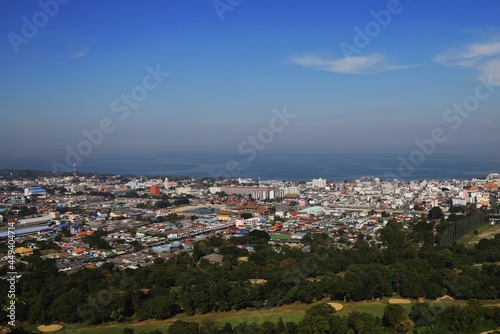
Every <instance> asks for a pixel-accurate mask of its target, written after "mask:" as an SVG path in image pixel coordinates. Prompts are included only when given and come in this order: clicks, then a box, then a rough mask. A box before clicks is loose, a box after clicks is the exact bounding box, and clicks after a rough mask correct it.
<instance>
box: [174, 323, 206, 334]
mask: <svg viewBox="0 0 500 334" xmlns="http://www.w3.org/2000/svg"><path fill="white" fill-rule="evenodd" d="M199 333H200V325H199V324H197V323H196V322H185V321H181V320H177V321H176V322H174V323H173V324H172V325H171V326H170V327H169V329H168V334H199Z"/></svg>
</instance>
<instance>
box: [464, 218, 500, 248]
mask: <svg viewBox="0 0 500 334" xmlns="http://www.w3.org/2000/svg"><path fill="white" fill-rule="evenodd" d="M476 230H477V232H478V233H477V234H474V231H472V232H470V233H467V234H466V235H464V236H463V237H461V238H460V239H458V240H457V243H458V244H462V245H465V246H472V245H474V244H476V243H478V242H479V240H481V239H483V238H492V237H493V236H494V235H495V234H497V233H500V225H490V224H487V223H485V224H484V225H481V226H479V227H478V228H477V229H476Z"/></svg>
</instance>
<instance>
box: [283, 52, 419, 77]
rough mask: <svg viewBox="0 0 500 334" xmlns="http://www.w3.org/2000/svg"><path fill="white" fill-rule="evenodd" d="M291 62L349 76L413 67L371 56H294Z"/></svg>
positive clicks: (374, 55)
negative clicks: (331, 57)
mask: <svg viewBox="0 0 500 334" xmlns="http://www.w3.org/2000/svg"><path fill="white" fill-rule="evenodd" d="M290 62H291V63H292V64H295V65H300V66H304V67H307V68H312V69H317V70H322V71H328V72H334V73H349V74H368V73H377V72H385V71H393V70H399V69H404V68H410V67H413V66H406V65H396V64H392V63H390V62H388V61H387V60H386V59H385V57H384V56H382V55H379V54H369V55H366V56H350V57H343V58H333V59H328V58H324V57H320V56H314V55H304V56H293V57H290Z"/></svg>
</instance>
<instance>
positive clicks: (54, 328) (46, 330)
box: [37, 324, 63, 333]
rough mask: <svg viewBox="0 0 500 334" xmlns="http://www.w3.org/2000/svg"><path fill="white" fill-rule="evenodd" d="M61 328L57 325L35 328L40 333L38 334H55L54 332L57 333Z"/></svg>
mask: <svg viewBox="0 0 500 334" xmlns="http://www.w3.org/2000/svg"><path fill="white" fill-rule="evenodd" d="M62 328H63V326H62V325H57V324H52V325H40V326H38V327H37V329H38V330H39V331H40V332H44V333H50V332H55V331H58V330H60V329H62Z"/></svg>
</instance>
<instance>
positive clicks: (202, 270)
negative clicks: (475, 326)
mask: <svg viewBox="0 0 500 334" xmlns="http://www.w3.org/2000/svg"><path fill="white" fill-rule="evenodd" d="M434 226H435V224H434V223H433V222H427V221H425V220H424V221H415V222H413V223H412V224H410V228H409V229H406V228H403V226H402V225H401V224H399V223H397V222H395V221H392V220H391V221H390V222H389V223H388V224H387V226H386V227H384V228H383V229H382V230H381V232H380V240H381V241H382V246H381V247H376V246H374V245H372V244H370V243H369V242H367V241H363V240H362V236H360V239H359V240H358V241H357V242H356V243H355V244H354V245H353V247H352V249H344V250H340V249H338V248H334V247H330V240H329V238H328V236H327V235H326V234H314V235H307V236H306V237H305V238H304V240H305V243H306V244H307V246H308V247H305V248H303V249H299V248H292V247H289V246H287V245H279V244H276V245H271V244H270V243H269V242H268V241H269V235H268V234H267V233H266V232H263V231H252V232H250V233H248V234H247V236H245V237H235V238H232V239H229V240H225V239H221V238H218V237H211V238H209V239H207V240H204V241H200V242H197V243H196V244H195V246H194V250H193V251H192V252H191V253H187V252H183V253H181V254H180V255H179V256H177V257H176V258H174V259H172V260H169V261H166V262H163V261H162V260H161V259H156V260H155V263H154V264H152V265H150V266H145V267H140V268H138V269H136V270H129V269H127V270H125V271H116V270H114V268H113V265H112V264H111V263H105V264H104V265H102V266H101V267H99V268H96V269H83V270H81V271H79V272H76V273H74V274H71V275H67V274H65V273H60V272H58V271H57V269H56V267H55V265H54V263H53V260H49V259H45V260H42V259H41V258H40V256H39V255H37V254H35V255H32V256H29V257H26V258H25V259H24V260H23V261H25V262H26V264H23V263H21V262H20V263H19V265H20V266H23V268H19V270H18V271H19V272H21V271H22V270H24V272H25V273H24V274H23V275H22V277H21V278H20V279H19V282H18V283H17V289H18V292H17V296H18V298H19V299H20V300H21V301H22V303H18V304H17V309H16V312H17V315H16V316H17V319H19V320H21V321H26V322H29V323H51V322H64V323H78V322H80V323H81V322H83V323H90V324H98V323H105V322H121V321H125V320H137V321H140V320H145V319H167V318H169V317H172V316H174V315H175V314H177V313H180V312H185V313H186V314H194V313H195V312H199V313H208V312H224V311H230V310H240V309H245V308H253V309H258V308H262V307H265V306H266V307H269V306H279V305H283V304H290V303H295V302H301V303H311V302H313V301H318V300H322V299H324V298H331V299H333V300H341V301H346V300H352V301H360V300H372V299H376V298H380V297H384V296H392V295H393V294H394V293H397V294H399V295H400V296H401V297H409V298H419V297H424V298H426V299H435V298H438V297H440V296H443V295H449V296H451V297H453V298H455V299H480V300H481V299H483V300H484V299H498V298H500V266H499V265H498V262H499V261H500V234H498V235H496V236H495V238H494V239H490V240H487V239H483V240H481V241H480V242H479V243H478V244H477V245H475V246H473V247H470V248H467V247H465V246H463V245H457V244H452V245H450V246H447V247H440V246H435V245H434V239H433V238H432V234H433V232H432V231H433V228H434ZM243 244H251V245H254V248H255V252H252V253H248V250H246V249H244V248H241V247H238V246H240V245H243ZM214 252H217V253H218V254H220V255H223V261H222V263H219V264H218V263H214V264H212V263H210V262H209V261H208V260H206V259H202V257H203V256H205V255H207V254H212V253H214ZM3 271H4V272H3V273H2V274H5V271H6V268H3ZM257 283H258V284H257ZM0 284H1V286H0V288H1V290H2V291H7V290H8V288H7V284H8V283H7V282H6V281H5V280H2V281H1V283H0ZM1 312H2V314H0V317H1V319H2V320H4V319H6V316H5V312H4V311H1ZM447 312H450V311H447ZM457 312H458V311H457ZM488 312H493V313H492V314H490V313H488V316H485V315H483V316H482V318H481V319H483V320H484V321H486V320H485V319H490V320H491V319H493V320H491V321H494V322H496V323H497V324H498V325H500V313H499V309H498V308H490V309H489V311H488ZM495 312H496V313H495ZM443 314H444V315H445V316H446V317H456V316H457V314H458V313H457V314H447V313H443ZM471 321H472V320H471ZM476 322H477V321H476ZM489 324H490V325H491V324H492V323H491V322H489ZM469 325H471V324H469ZM464 326H468V325H467V324H464Z"/></svg>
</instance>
